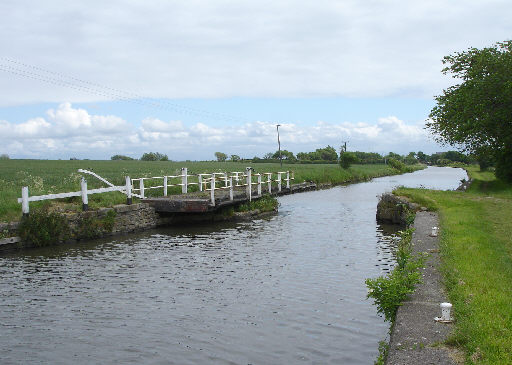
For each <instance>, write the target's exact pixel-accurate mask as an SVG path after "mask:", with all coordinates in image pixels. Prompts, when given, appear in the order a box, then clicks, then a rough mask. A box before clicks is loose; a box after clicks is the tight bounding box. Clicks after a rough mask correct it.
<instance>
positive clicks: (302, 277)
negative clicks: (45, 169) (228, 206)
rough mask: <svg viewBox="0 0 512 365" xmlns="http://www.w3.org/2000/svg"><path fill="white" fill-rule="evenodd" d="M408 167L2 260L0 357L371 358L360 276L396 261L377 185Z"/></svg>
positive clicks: (372, 323) (390, 182) (374, 331)
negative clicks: (273, 201) (199, 221)
mask: <svg viewBox="0 0 512 365" xmlns="http://www.w3.org/2000/svg"><path fill="white" fill-rule="evenodd" d="M429 170H431V169H429ZM435 172H436V173H437V172H438V171H437V170H436V171H435ZM414 175H415V174H409V175H404V176H399V177H392V178H383V179H376V180H374V181H373V182H369V183H364V184H356V185H350V186H346V187H337V188H334V189H330V190H324V191H317V192H310V193H303V194H297V195H292V196H285V197H282V198H280V203H281V207H280V212H279V214H278V215H277V216H275V217H272V218H270V219H267V220H255V221H253V222H250V223H244V224H236V225H235V224H223V225H216V226H210V227H199V228H198V227H184V228H168V229H162V230H158V231H151V232H145V233H143V234H139V235H131V236H126V237H124V238H118V239H115V240H112V239H110V240H98V241H94V242H89V243H85V244H76V245H72V246H59V247H53V248H47V249H37V250H30V251H25V252H23V253H16V254H10V255H6V256H3V257H0V263H1V266H0V275H1V277H2V280H1V282H0V295H1V297H2V301H1V304H0V338H1V341H0V343H1V344H2V349H1V353H0V355H1V356H2V362H3V363H10V362H11V363H20V362H41V363H62V364H64V363H70V362H79V363H85V362H93V363H130V362H131V363H171V364H172V363H174V364H212V363H219V364H229V363H233V364H249V363H251V364H289V363H319V364H328V363H333V364H349V363H350V364H358V363H360V364H370V363H372V362H373V360H374V359H375V357H376V354H377V344H378V341H379V340H381V339H383V338H384V337H385V335H386V333H387V329H388V325H387V324H386V323H384V322H383V320H382V318H380V317H379V316H377V315H376V310H375V308H374V307H373V306H372V304H371V302H370V301H368V300H366V299H365V298H366V288H365V285H364V279H365V278H367V277H374V276H377V275H380V274H382V273H384V272H386V271H388V270H389V269H390V268H391V267H392V266H393V255H392V247H391V244H390V236H389V232H386V231H385V227H381V226H378V225H377V224H376V222H375V207H376V204H377V195H379V194H381V193H382V192H383V191H385V190H390V189H391V187H392V186H395V185H397V184H401V182H403V180H404V179H405V180H411V179H412V176H414ZM417 175H418V174H416V176H417ZM419 175H420V177H419V178H418V181H416V183H417V184H424V183H426V182H428V181H426V179H427V178H428V176H426V177H425V173H424V172H423V175H422V174H419ZM438 180H439V179H438ZM451 180H452V185H453V184H454V183H453V180H454V178H453V177H452V179H451ZM438 182H439V181H438ZM456 182H458V180H457V179H456ZM408 184H411V183H410V182H408ZM456 185H457V184H456V183H455V186H456Z"/></svg>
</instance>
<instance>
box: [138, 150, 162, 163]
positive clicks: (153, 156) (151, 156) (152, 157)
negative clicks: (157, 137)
mask: <svg viewBox="0 0 512 365" xmlns="http://www.w3.org/2000/svg"><path fill="white" fill-rule="evenodd" d="M140 160H141V161H169V157H167V155H164V154H163V153H160V152H145V153H144V154H143V155H142V157H141V158H140Z"/></svg>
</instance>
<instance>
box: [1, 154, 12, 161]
mask: <svg viewBox="0 0 512 365" xmlns="http://www.w3.org/2000/svg"><path fill="white" fill-rule="evenodd" d="M9 159H10V158H9V155H8V154H6V153H2V154H1V155H0V160H9Z"/></svg>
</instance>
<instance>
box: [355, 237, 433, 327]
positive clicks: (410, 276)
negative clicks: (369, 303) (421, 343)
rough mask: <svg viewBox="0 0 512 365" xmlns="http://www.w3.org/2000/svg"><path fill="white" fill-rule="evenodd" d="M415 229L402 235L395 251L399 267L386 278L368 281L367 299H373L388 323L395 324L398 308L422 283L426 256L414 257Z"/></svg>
mask: <svg viewBox="0 0 512 365" xmlns="http://www.w3.org/2000/svg"><path fill="white" fill-rule="evenodd" d="M412 232H413V229H412V228H409V229H407V230H405V231H403V232H401V234H400V238H399V241H398V244H397V248H396V251H395V256H396V261H397V265H396V266H395V268H394V269H393V271H391V272H390V273H389V274H388V275H386V276H379V277H377V278H374V279H366V281H365V283H366V286H367V287H368V295H367V298H373V300H374V304H375V305H376V306H377V312H379V313H381V314H384V318H385V319H386V321H389V322H393V321H394V320H395V317H396V312H397V310H398V307H400V306H401V305H402V303H403V302H404V300H405V299H406V298H407V295H409V294H411V293H412V292H413V291H414V288H415V286H416V284H419V283H420V282H421V273H420V271H419V269H420V267H422V266H423V263H424V262H425V256H424V255H412V249H411V239H412Z"/></svg>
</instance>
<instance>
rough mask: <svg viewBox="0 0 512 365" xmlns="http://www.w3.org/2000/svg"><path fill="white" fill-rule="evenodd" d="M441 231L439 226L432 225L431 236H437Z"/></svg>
mask: <svg viewBox="0 0 512 365" xmlns="http://www.w3.org/2000/svg"><path fill="white" fill-rule="evenodd" d="M438 233H439V227H432V233H430V236H432V237H437V235H438Z"/></svg>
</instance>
